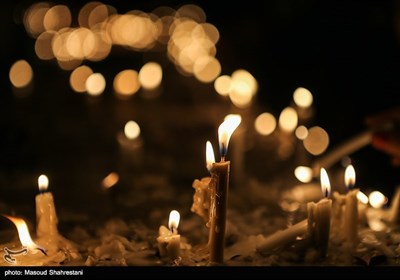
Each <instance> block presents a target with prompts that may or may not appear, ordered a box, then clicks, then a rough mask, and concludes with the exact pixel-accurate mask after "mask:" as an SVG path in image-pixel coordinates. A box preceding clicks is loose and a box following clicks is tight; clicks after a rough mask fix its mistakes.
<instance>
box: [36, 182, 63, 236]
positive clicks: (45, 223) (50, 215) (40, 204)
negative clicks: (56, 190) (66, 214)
mask: <svg viewBox="0 0 400 280" xmlns="http://www.w3.org/2000/svg"><path fill="white" fill-rule="evenodd" d="M38 185H39V191H40V193H39V194H38V195H36V234H37V236H38V237H39V238H41V237H44V236H49V237H55V236H57V235H58V230H57V223H58V219H57V215H56V208H55V206H54V199H53V194H52V193H51V192H49V191H47V188H48V186H49V179H48V178H47V176H46V175H40V176H39V179H38Z"/></svg>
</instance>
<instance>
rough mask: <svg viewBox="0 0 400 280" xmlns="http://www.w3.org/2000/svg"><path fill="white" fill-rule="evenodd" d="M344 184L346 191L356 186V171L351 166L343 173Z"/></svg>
mask: <svg viewBox="0 0 400 280" xmlns="http://www.w3.org/2000/svg"><path fill="white" fill-rule="evenodd" d="M344 183H345V184H346V187H347V188H348V189H352V188H353V187H354V185H355V184H356V171H355V170H354V167H353V165H351V164H350V165H348V166H347V167H346V170H345V172H344Z"/></svg>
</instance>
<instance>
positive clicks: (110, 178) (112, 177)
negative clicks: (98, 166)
mask: <svg viewBox="0 0 400 280" xmlns="http://www.w3.org/2000/svg"><path fill="white" fill-rule="evenodd" d="M118 181H119V175H118V174H117V173H115V172H111V173H110V174H108V175H107V176H106V177H105V178H104V179H103V181H102V182H101V185H102V186H103V188H105V189H109V188H111V187H113V186H115V184H116V183H118Z"/></svg>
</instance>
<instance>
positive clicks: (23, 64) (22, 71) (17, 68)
mask: <svg viewBox="0 0 400 280" xmlns="http://www.w3.org/2000/svg"><path fill="white" fill-rule="evenodd" d="M9 78H10V82H11V84H12V85H13V86H14V87H16V88H24V87H26V86H28V85H29V84H30V83H31V81H32V79H33V70H32V67H31V66H30V65H29V63H28V62H27V61H26V60H18V61H16V62H14V64H13V65H12V66H11V68H10V72H9Z"/></svg>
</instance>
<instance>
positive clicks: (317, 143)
mask: <svg viewBox="0 0 400 280" xmlns="http://www.w3.org/2000/svg"><path fill="white" fill-rule="evenodd" d="M303 144H304V148H305V149H306V150H307V151H308V152H309V153H310V154H312V155H314V156H317V155H320V154H322V153H323V152H325V150H326V149H327V148H328V146H329V135H328V133H327V132H326V131H325V129H323V128H321V127H319V126H314V127H312V128H310V129H309V130H308V135H307V137H306V139H304V141H303Z"/></svg>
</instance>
